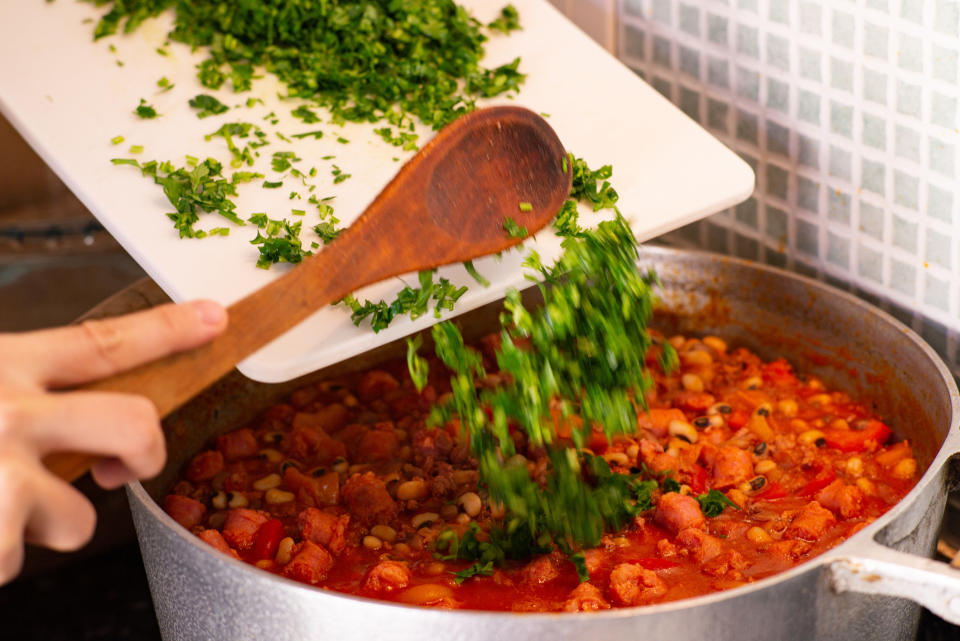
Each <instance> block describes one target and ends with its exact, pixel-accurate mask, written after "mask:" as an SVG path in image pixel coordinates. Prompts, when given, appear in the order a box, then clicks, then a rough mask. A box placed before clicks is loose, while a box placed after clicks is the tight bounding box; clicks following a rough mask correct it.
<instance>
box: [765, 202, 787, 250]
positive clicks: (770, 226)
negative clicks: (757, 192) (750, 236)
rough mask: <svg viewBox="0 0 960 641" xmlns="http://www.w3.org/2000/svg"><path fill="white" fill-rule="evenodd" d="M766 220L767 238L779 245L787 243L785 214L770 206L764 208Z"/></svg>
mask: <svg viewBox="0 0 960 641" xmlns="http://www.w3.org/2000/svg"><path fill="white" fill-rule="evenodd" d="M766 214H767V216H766V218H767V227H766V234H767V236H768V237H770V238H772V239H774V240H776V241H777V242H780V243H786V242H787V212H785V211H783V210H782V209H779V208H778V207H774V206H772V205H767V206H766Z"/></svg>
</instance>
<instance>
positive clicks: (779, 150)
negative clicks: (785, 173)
mask: <svg viewBox="0 0 960 641" xmlns="http://www.w3.org/2000/svg"><path fill="white" fill-rule="evenodd" d="M766 128H767V151H769V152H770V153H773V154H779V155H781V156H789V155H790V130H789V129H788V128H787V127H784V126H783V125H779V124H777V123H775V122H773V121H772V120H768V121H767V122H766Z"/></svg>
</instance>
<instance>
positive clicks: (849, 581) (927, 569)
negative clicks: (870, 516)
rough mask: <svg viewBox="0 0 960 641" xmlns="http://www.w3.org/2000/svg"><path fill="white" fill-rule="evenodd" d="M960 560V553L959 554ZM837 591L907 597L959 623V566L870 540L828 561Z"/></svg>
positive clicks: (832, 583) (947, 619)
mask: <svg viewBox="0 0 960 641" xmlns="http://www.w3.org/2000/svg"><path fill="white" fill-rule="evenodd" d="M957 558H958V559H960V555H958V557H957ZM829 569H830V583H831V587H832V588H833V590H834V591H835V592H838V593H841V592H858V593H861V594H878V595H884V596H895V597H901V598H908V599H911V600H913V601H915V602H916V603H919V604H920V605H922V606H923V607H925V608H927V609H928V610H930V611H931V612H933V613H934V614H936V615H937V616H939V617H940V618H942V619H944V620H946V621H949V622H950V623H952V624H954V625H960V568H958V567H957V566H954V565H952V564H947V563H943V562H941V561H934V560H933V559H927V558H924V557H921V556H916V555H914V554H907V553H906V552H898V551H897V550H894V549H892V548H888V547H885V546H883V545H880V544H879V543H876V542H875V541H870V542H869V543H868V544H866V545H863V546H861V547H860V548H859V549H858V550H857V555H856V556H848V557H841V558H838V559H835V560H833V561H831V562H830V564H829Z"/></svg>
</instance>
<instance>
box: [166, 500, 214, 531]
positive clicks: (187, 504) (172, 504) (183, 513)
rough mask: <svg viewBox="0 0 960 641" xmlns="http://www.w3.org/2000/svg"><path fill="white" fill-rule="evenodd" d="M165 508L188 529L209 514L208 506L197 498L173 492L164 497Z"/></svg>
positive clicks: (195, 525)
mask: <svg viewBox="0 0 960 641" xmlns="http://www.w3.org/2000/svg"><path fill="white" fill-rule="evenodd" d="M163 510H164V512H166V513H167V514H169V515H170V516H171V517H172V518H173V520H174V521H176V522H177V523H179V524H180V525H182V526H183V527H185V528H187V529H188V530H192V529H193V528H195V527H197V526H198V525H200V523H201V522H202V521H203V517H204V516H206V515H207V506H205V505H204V504H203V503H201V502H200V501H197V500H196V499H191V498H190V497H188V496H180V495H179V494H171V495H169V496H168V497H167V498H166V499H164V501H163Z"/></svg>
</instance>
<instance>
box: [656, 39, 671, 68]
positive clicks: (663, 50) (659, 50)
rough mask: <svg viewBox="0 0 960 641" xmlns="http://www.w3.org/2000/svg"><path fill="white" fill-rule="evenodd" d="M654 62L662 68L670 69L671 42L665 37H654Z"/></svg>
mask: <svg viewBox="0 0 960 641" xmlns="http://www.w3.org/2000/svg"><path fill="white" fill-rule="evenodd" d="M653 61H654V63H656V64H658V65H660V66H662V67H670V41H669V40H668V39H666V38H664V37H663V36H654V37H653Z"/></svg>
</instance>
